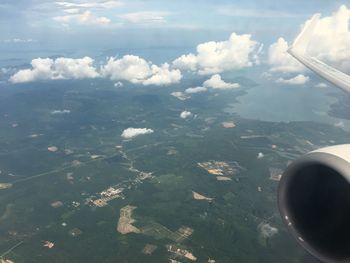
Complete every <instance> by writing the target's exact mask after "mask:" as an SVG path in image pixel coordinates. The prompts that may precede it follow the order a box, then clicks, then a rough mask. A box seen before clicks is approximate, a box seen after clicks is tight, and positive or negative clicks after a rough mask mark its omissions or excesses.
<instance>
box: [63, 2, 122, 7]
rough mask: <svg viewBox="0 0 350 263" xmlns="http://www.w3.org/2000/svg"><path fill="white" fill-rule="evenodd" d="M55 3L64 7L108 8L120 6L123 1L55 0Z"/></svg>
mask: <svg viewBox="0 0 350 263" xmlns="http://www.w3.org/2000/svg"><path fill="white" fill-rule="evenodd" d="M56 4H57V5H59V6H62V7H64V8H103V9H110V8H114V7H119V6H122V5H123V3H122V2H120V1H102V2H101V1H100V2H91V1H90V2H84V3H74V2H56Z"/></svg>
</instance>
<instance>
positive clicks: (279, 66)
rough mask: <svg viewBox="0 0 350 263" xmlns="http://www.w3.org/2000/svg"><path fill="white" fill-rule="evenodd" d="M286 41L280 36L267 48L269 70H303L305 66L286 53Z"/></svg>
mask: <svg viewBox="0 0 350 263" xmlns="http://www.w3.org/2000/svg"><path fill="white" fill-rule="evenodd" d="M287 50H288V43H287V41H286V40H284V38H282V37H280V38H279V39H278V40H277V42H276V43H273V44H272V45H271V46H270V48H269V55H268V63H269V64H270V65H271V71H276V72H303V71H305V69H306V68H305V67H304V66H303V65H302V64H301V63H300V62H298V61H297V60H296V59H295V58H293V57H292V56H291V55H289V54H288V53H287Z"/></svg>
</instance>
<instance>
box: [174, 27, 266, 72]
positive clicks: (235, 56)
mask: <svg viewBox="0 0 350 263" xmlns="http://www.w3.org/2000/svg"><path fill="white" fill-rule="evenodd" d="M261 49H262V45H260V44H259V43H258V42H256V41H254V40H252V39H251V35H237V34H236V33H232V34H231V36H230V38H229V39H228V40H226V41H220V42H215V41H211V42H206V43H202V44H199V45H198V46H197V53H196V54H192V53H190V54H187V55H182V56H181V57H179V58H177V59H175V60H174V61H173V66H174V67H176V68H179V69H183V70H189V71H196V72H198V73H199V74H202V75H208V74H215V73H221V72H224V71H229V70H236V69H241V68H245V67H251V66H252V65H254V64H256V63H259V61H258V55H259V53H260V51H261Z"/></svg>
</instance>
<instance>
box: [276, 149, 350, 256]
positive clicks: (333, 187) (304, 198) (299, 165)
mask: <svg viewBox="0 0 350 263" xmlns="http://www.w3.org/2000/svg"><path fill="white" fill-rule="evenodd" d="M278 206H279V210H280V213H281V216H282V219H283V221H284V223H285V224H286V225H287V228H288V230H289V231H290V233H291V234H292V235H293V236H294V237H295V238H296V240H297V241H298V243H299V244H300V245H301V246H302V247H303V248H304V249H306V250H307V251H308V252H310V253H311V254H312V255H313V256H315V257H316V258H318V259H320V260H321V261H323V262H350V144H344V145H337V146H331V147H326V148H322V149H319V150H316V151H313V152H310V153H308V154H306V155H305V156H303V157H301V158H299V159H298V160H296V161H295V162H294V163H292V164H291V165H289V166H288V168H287V169H286V171H285V172H284V174H283V176H282V178H281V181H280V184H279V189H278Z"/></svg>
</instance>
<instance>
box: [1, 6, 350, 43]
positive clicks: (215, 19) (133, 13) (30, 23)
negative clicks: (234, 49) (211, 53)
mask: <svg viewBox="0 0 350 263" xmlns="http://www.w3.org/2000/svg"><path fill="white" fill-rule="evenodd" d="M341 4H347V3H346V2H344V1H323V0H311V1H293V0H289V1H286V0H284V1H283V0H282V1H276V0H275V1H261V0H247V1H204V0H202V1H199V0H195V1H185V0H177V1H160V0H132V1H130V0H129V1H126V0H120V1H119V0H118V1H113V0H111V1H104V0H103V1H101V0H92V1H88V0H85V1H45V0H31V1H30V0H16V1H13V0H2V1H1V3H0V31H1V36H0V41H1V47H2V48H15V47H16V46H19V48H20V47H22V46H24V44H26V46H27V47H28V46H32V47H40V48H42V49H70V48H73V49H74V48H77V47H79V48H82V49H87V50H93V49H94V48H99V49H101V48H102V49H103V48H106V49H107V48H113V47H118V48H122V47H152V46H153V47H154V46H156V47H157V46H164V47H166V46H169V47H190V46H194V45H195V44H196V43H200V42H203V41H208V40H220V39H224V38H227V36H229V34H230V33H231V32H237V33H241V34H242V33H251V34H253V35H254V36H255V38H256V39H258V40H259V41H260V42H263V43H265V44H270V43H272V42H273V41H275V39H276V37H278V36H281V35H282V36H285V37H287V38H292V37H294V35H295V34H296V33H297V32H298V30H299V28H300V24H302V23H303V22H304V21H305V20H306V19H307V18H309V17H310V16H311V15H312V14H314V13H316V12H321V13H323V14H325V15H329V14H330V13H331V12H333V11H334V10H336V9H338V8H339V6H340V5H341ZM68 9H70V11H69V12H78V13H67V10H68ZM86 12H88V13H86ZM84 13H85V15H86V14H88V15H86V16H87V18H86V21H83V22H82V21H78V20H79V18H78V15H82V14H84ZM68 16H71V18H68ZM138 16H139V17H138ZM101 18H103V19H106V20H105V21H104V20H103V19H102V20H101ZM99 19H100V20H99ZM63 20H67V21H63ZM94 20H96V21H94ZM98 21H99V22H98ZM106 21H108V23H104V22H106ZM100 22H101V23H100ZM11 39H21V40H24V42H25V40H29V39H31V40H33V42H32V43H15V44H16V45H15V46H13V43H11V42H10V41H7V42H6V40H11Z"/></svg>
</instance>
